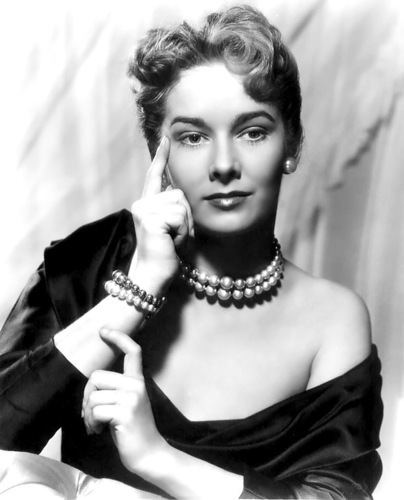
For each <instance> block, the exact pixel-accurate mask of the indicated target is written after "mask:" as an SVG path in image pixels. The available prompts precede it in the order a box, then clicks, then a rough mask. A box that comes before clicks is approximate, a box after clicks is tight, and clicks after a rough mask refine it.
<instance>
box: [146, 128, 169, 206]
mask: <svg viewBox="0 0 404 500" xmlns="http://www.w3.org/2000/svg"><path fill="white" fill-rule="evenodd" d="M169 152H170V140H169V139H168V137H167V136H164V137H163V139H162V140H161V142H160V145H159V147H158V148H157V151H156V154H155V156H154V158H153V161H152V163H151V165H150V167H149V169H148V171H147V175H146V180H145V184H144V187H143V193H142V197H143V196H150V195H153V194H158V193H160V192H161V182H162V175H163V172H164V168H165V166H166V165H167V161H168V155H169Z"/></svg>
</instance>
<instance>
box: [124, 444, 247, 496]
mask: <svg viewBox="0 0 404 500" xmlns="http://www.w3.org/2000/svg"><path fill="white" fill-rule="evenodd" d="M163 441H164V442H163V443H161V446H159V447H154V450H153V451H152V452H151V453H149V454H148V455H147V456H145V457H144V458H143V459H142V460H141V461H138V462H137V463H136V464H134V466H133V467H131V468H130V469H131V471H132V472H134V473H136V474H139V475H141V476H142V477H143V478H144V479H146V480H147V481H149V482H151V483H153V484H155V485H156V486H158V487H159V488H161V489H162V490H164V491H166V492H167V493H168V494H169V495H171V496H173V497H175V498H178V499H181V498H184V499H187V498H195V499H197V498H201V499H206V498H216V497H218V498H223V499H226V498H229V499H234V498H239V496H240V495H241V493H242V491H243V487H244V478H243V476H240V475H238V474H234V473H232V472H228V471H226V470H224V469H221V468H220V467H217V466H215V465H212V464H210V463H208V462H205V461H203V460H201V459H199V458H195V457H193V456H191V455H188V454H187V453H184V452H182V451H180V450H177V449H176V448H174V447H172V446H170V445H169V444H168V443H167V442H166V441H165V440H164V439H163Z"/></svg>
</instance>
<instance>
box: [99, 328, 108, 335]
mask: <svg viewBox="0 0 404 500" xmlns="http://www.w3.org/2000/svg"><path fill="white" fill-rule="evenodd" d="M109 332H110V330H109V329H108V328H105V326H103V327H102V328H100V335H108V334H109Z"/></svg>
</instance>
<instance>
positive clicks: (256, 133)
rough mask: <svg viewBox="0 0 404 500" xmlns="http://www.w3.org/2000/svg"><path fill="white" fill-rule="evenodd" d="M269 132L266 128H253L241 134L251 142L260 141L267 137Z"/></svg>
mask: <svg viewBox="0 0 404 500" xmlns="http://www.w3.org/2000/svg"><path fill="white" fill-rule="evenodd" d="M267 135H268V134H267V133H266V131H265V130H262V129H258V128H253V129H249V130H246V131H245V132H243V133H242V134H241V137H243V138H245V139H246V140H247V141H249V142H259V141H262V140H263V139H265V137H266V136H267Z"/></svg>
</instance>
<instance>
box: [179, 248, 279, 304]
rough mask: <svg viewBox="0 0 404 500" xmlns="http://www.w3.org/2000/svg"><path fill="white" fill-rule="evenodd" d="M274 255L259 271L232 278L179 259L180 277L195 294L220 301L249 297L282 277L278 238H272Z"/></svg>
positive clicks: (269, 287)
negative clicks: (252, 274) (243, 276)
mask: <svg viewBox="0 0 404 500" xmlns="http://www.w3.org/2000/svg"><path fill="white" fill-rule="evenodd" d="M273 246H274V249H275V257H274V258H273V259H272V261H271V263H270V264H269V265H268V266H267V267H265V269H263V270H262V271H261V272H259V273H257V274H255V275H254V276H248V278H244V279H241V278H238V279H233V278H230V277H229V276H223V278H219V276H217V275H215V274H212V275H208V274H207V273H205V272H203V271H200V270H199V269H197V268H196V267H194V266H191V265H189V264H185V263H184V262H183V261H180V267H181V273H180V278H182V279H183V280H184V281H186V282H187V284H188V285H189V286H190V287H191V288H193V289H194V290H195V291H196V292H197V294H199V295H201V296H204V295H207V296H208V297H217V298H218V299H219V300H221V301H228V300H230V299H231V298H233V299H234V300H237V301H239V300H241V299H243V298H246V299H251V298H252V297H254V296H255V295H261V294H262V293H264V292H269V291H270V290H271V289H272V288H273V287H275V286H276V285H277V284H278V283H279V281H280V280H281V278H282V276H283V275H282V272H283V269H284V260H283V256H282V252H281V247H280V245H279V243H278V240H277V239H276V238H274V244H273Z"/></svg>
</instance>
